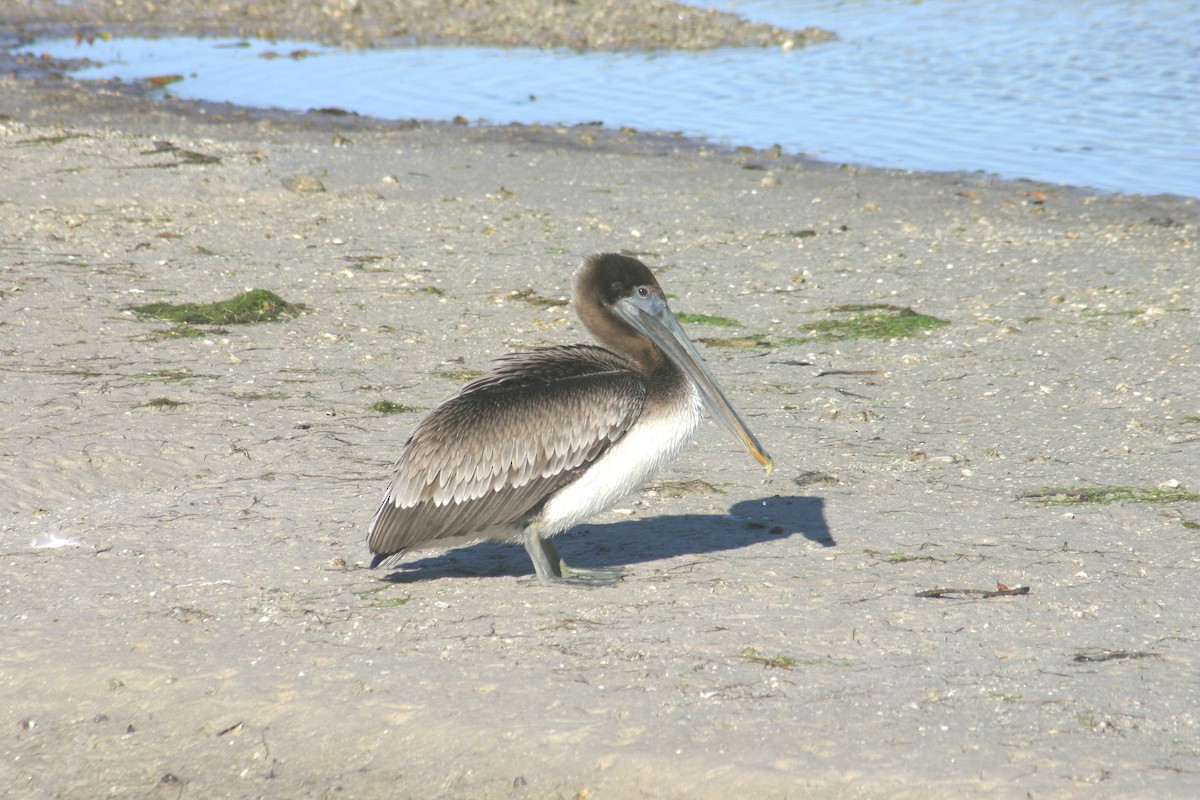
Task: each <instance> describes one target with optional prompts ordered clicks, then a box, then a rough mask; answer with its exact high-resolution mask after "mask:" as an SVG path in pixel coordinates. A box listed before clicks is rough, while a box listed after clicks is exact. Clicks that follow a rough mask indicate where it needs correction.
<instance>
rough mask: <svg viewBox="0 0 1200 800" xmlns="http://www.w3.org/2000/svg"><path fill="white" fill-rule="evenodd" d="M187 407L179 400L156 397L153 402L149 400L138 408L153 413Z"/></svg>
mask: <svg viewBox="0 0 1200 800" xmlns="http://www.w3.org/2000/svg"><path fill="white" fill-rule="evenodd" d="M183 405H187V404H186V403H184V402H182V401H179V400H172V399H171V398H169V397H156V398H154V399H153V400H147V401H146V402H144V403H142V404H141V405H139V406H138V408H149V409H151V410H153V411H174V410H175V409H177V408H179V407H180V406H183Z"/></svg>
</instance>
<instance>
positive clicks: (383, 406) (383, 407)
mask: <svg viewBox="0 0 1200 800" xmlns="http://www.w3.org/2000/svg"><path fill="white" fill-rule="evenodd" d="M367 408H369V409H370V410H372V411H375V412H377V413H379V414H407V413H409V412H410V411H420V410H421V409H419V408H417V407H416V406H406V405H404V404H403V403H393V402H392V401H391V400H379V401H376V402H374V403H371V405H369V406H367Z"/></svg>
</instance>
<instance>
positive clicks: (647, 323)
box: [613, 294, 775, 472]
mask: <svg viewBox="0 0 1200 800" xmlns="http://www.w3.org/2000/svg"><path fill="white" fill-rule="evenodd" d="M613 310H614V311H615V312H617V315H618V316H620V317H621V319H623V320H625V321H626V322H628V323H629V324H630V325H632V326H633V327H634V328H636V329H637V330H638V331H639V332H641V333H642V334H643V335H644V336H646V337H647V338H649V339H650V341H652V342H654V344H656V345H658V347H659V348H660V349H661V350H662V351H663V352H664V353H666V354H667V357H668V358H670V359H671V360H672V361H674V362H675V364H677V365H678V366H679V368H680V369H682V370H683V372H684V374H685V375H687V376H688V378H689V379H690V380H691V381H692V383H694V384H695V385H696V387H697V388H698V389H699V390H700V396H701V397H702V398H703V399H704V404H705V405H706V406H708V410H709V412H710V413H711V414H712V415H713V419H715V420H716V421H717V422H719V423H721V425H722V426H723V427H724V428H725V430H727V431H729V432H730V433H731V434H733V438H735V439H737V440H738V441H739V442H741V443H742V446H743V447H745V448H746V450H747V451H749V453H750V455H752V456H754V458H755V459H757V460H758V463H760V464H762V465H763V468H764V469H766V471H767V472H773V471H774V470H775V462H774V461H772V460H771V457H770V456H769V455H767V451H766V450H764V449H763V446H762V445H761V444H759V443H758V439H756V438H755V436H754V434H753V433H751V432H750V429H749V428H748V427H746V423H745V422H743V421H742V418H741V417H740V416H739V415H738V413H737V411H735V410H734V408H733V405H732V404H731V403H730V402H729V398H727V397H726V396H725V392H723V391H721V386H720V384H718V383H717V379H716V378H715V377H713V374H712V373H711V372H710V371H709V369H708V366H707V365H706V364H705V363H704V359H703V358H701V357H700V353H699V351H697V350H696V346H695V345H694V344H692V340H691V339H689V338H688V336H687V334H686V333H684V330H683V327H682V326H681V325H680V324H679V320H677V319H675V315H674V314H672V313H671V309H670V308H668V307H667V304H666V303H665V302H664V301H663V299H662V298H661V297H659V296H658V295H656V294H651V295H649V296H647V297H638V296H633V297H625V298H622V299H621V300H618V301H617V302H616V303H615V304H613Z"/></svg>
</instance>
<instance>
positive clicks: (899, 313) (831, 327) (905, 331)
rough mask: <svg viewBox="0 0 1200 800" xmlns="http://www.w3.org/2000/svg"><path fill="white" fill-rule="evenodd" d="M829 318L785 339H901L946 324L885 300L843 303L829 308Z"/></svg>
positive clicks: (808, 340)
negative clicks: (880, 302) (793, 336)
mask: <svg viewBox="0 0 1200 800" xmlns="http://www.w3.org/2000/svg"><path fill="white" fill-rule="evenodd" d="M829 313H830V314H832V315H835V316H834V318H832V319H825V320H820V321H818V322H814V323H812V324H811V325H808V326H807V327H806V331H807V335H806V336H800V337H796V338H793V339H789V340H788V344H802V343H804V342H840V341H846V340H849V339H903V338H906V337H909V336H919V335H920V334H922V333H925V332H926V331H930V330H934V329H936V328H941V327H944V326H946V325H949V324H950V321H949V320H945V319H940V318H938V317H933V316H930V315H928V314H919V313H917V312H916V311H914V310H912V309H911V308H908V307H906V306H893V305H889V304H871V305H857V304H855V305H845V306H835V307H833V308H831V309H829Z"/></svg>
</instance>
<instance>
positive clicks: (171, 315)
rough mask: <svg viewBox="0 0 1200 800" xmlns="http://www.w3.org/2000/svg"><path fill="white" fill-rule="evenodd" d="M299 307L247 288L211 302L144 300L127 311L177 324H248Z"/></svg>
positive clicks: (289, 313)
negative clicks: (234, 295)
mask: <svg viewBox="0 0 1200 800" xmlns="http://www.w3.org/2000/svg"><path fill="white" fill-rule="evenodd" d="M303 308H304V306H302V305H300V304H298V303H289V302H287V301H286V300H284V299H283V298H282V297H280V296H279V295H277V294H275V293H274V292H272V291H269V290H267V289H251V290H250V291H248V292H242V293H241V294H239V295H237V296H236V297H231V298H229V299H228V300H218V301H217V302H215V303H148V304H146V305H144V306H133V307H132V308H131V309H130V310H131V311H135V312H137V313H138V314H146V315H148V316H152V317H158V318H159V319H165V320H168V321H169V322H174V323H177V324H179V325H248V324H250V323H254V322H274V321H275V320H278V319H281V318H283V317H292V316H295V315H297V314H299V313H300V311H301V310H302V309H303Z"/></svg>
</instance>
